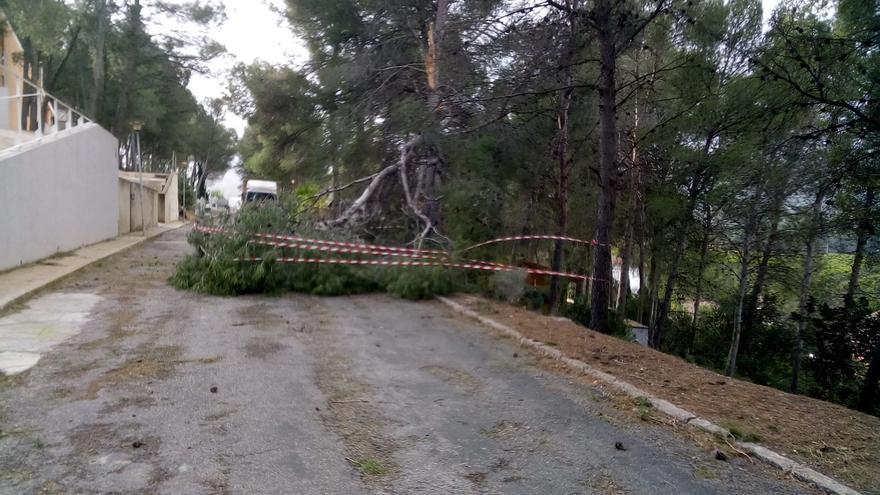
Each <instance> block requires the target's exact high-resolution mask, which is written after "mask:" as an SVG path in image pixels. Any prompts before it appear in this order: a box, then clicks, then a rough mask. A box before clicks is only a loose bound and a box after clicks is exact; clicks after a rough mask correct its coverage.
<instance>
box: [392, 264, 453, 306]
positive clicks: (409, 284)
mask: <svg viewBox="0 0 880 495" xmlns="http://www.w3.org/2000/svg"><path fill="white" fill-rule="evenodd" d="M386 280H387V282H386V286H385V290H386V291H388V292H389V293H391V294H394V295H396V296H398V297H401V298H403V299H411V300H421V299H430V298H432V297H433V296H434V295H439V296H442V295H446V294H449V293H451V292H453V291H454V290H455V287H456V283H455V280H454V278H453V273H452V271H450V270H449V269H446V268H437V267H419V268H410V269H399V270H393V271H389V272H388V277H387V278H386Z"/></svg>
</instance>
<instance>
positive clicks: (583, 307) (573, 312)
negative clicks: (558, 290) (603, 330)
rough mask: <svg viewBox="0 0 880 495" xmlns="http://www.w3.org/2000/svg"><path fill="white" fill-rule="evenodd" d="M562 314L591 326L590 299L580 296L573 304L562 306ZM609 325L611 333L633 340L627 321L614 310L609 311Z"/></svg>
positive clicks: (576, 321)
mask: <svg viewBox="0 0 880 495" xmlns="http://www.w3.org/2000/svg"><path fill="white" fill-rule="evenodd" d="M562 315H563V316H565V317H566V318H568V319H570V320H571V321H573V322H575V323H579V324H581V325H583V326H585V327H587V328H589V327H590V319H591V318H592V312H591V311H590V303H589V300H588V299H587V298H586V296H579V297H578V298H577V299H575V301H574V302H573V303H572V304H566V305H564V306H563V307H562ZM608 327H609V329H610V330H611V331H610V334H611V335H613V336H615V337H618V338H621V339H623V340H627V341H632V340H633V334H632V331H630V329H629V327H628V326H627V325H626V321H624V320H623V319H622V318H621V317H620V315H618V314H617V313H616V312H614V311H609V312H608Z"/></svg>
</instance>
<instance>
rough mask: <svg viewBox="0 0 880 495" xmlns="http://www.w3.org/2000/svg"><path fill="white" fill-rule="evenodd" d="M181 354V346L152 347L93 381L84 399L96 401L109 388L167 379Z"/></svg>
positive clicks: (87, 388)
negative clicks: (99, 394)
mask: <svg viewBox="0 0 880 495" xmlns="http://www.w3.org/2000/svg"><path fill="white" fill-rule="evenodd" d="M180 354H181V349H180V347H179V346H164V347H150V348H148V349H146V350H144V351H142V352H140V353H139V354H138V356H136V357H133V358H131V359H129V360H127V361H125V362H124V363H123V364H122V365H121V366H119V367H117V368H114V369H112V370H110V371H107V372H105V373H104V374H103V375H101V376H100V377H98V378H97V379H96V380H94V381H92V382H91V383H90V384H89V385H88V387H86V391H85V392H84V393H83V396H82V398H83V399H87V400H94V399H96V398H97V397H98V393H99V392H100V391H101V390H102V389H104V388H107V387H117V386H120V385H123V384H126V383H130V382H136V381H140V382H143V381H148V380H162V379H165V378H167V377H168V376H170V375H171V372H172V371H173V370H174V368H175V366H177V365H178V364H179V363H180V360H179V359H178V358H179V357H180Z"/></svg>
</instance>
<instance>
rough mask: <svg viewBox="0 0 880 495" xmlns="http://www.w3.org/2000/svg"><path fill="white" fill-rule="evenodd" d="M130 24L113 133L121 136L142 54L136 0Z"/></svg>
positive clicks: (139, 8)
mask: <svg viewBox="0 0 880 495" xmlns="http://www.w3.org/2000/svg"><path fill="white" fill-rule="evenodd" d="M128 15H129V20H128V22H129V26H128V29H127V30H126V31H127V33H126V34H127V36H128V40H127V41H128V43H129V45H128V50H126V53H125V66H124V70H123V74H122V84H121V87H120V90H119V99H118V100H117V104H116V115H115V119H114V121H113V128H112V133H113V134H114V135H116V136H119V135H120V133H122V132H123V131H124V129H126V128H127V123H126V120H128V118H129V100H130V98H131V93H132V92H133V91H134V85H135V80H136V79H137V69H138V58H139V54H140V47H139V42H140V40H139V38H140V32H141V2H140V0H134V4H132V6H131V7H129V14H128Z"/></svg>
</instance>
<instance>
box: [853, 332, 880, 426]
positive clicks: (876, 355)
mask: <svg viewBox="0 0 880 495" xmlns="http://www.w3.org/2000/svg"><path fill="white" fill-rule="evenodd" d="M878 387H880V342H877V343H876V344H875V345H874V352H872V353H871V361H870V363H869V364H868V372H867V373H866V374H865V380H864V382H862V390H861V392H860V393H859V407H858V409H859V411H862V412H866V413H868V414H874V411H875V410H876V409H877V388H878Z"/></svg>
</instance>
